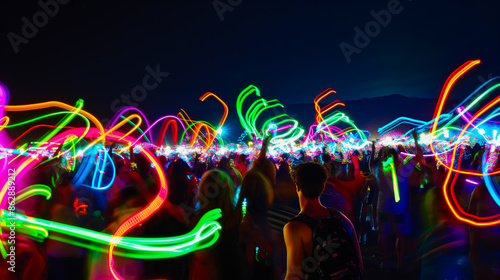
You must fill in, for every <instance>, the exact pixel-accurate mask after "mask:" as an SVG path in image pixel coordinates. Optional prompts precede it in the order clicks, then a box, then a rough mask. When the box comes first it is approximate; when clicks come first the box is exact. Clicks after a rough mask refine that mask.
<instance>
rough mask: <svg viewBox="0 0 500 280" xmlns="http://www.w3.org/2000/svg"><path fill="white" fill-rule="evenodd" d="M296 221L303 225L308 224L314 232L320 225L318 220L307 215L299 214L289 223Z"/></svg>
mask: <svg viewBox="0 0 500 280" xmlns="http://www.w3.org/2000/svg"><path fill="white" fill-rule="evenodd" d="M294 221H295V222H299V223H302V224H306V225H307V226H308V227H310V228H311V230H313V231H314V228H315V227H316V225H317V224H318V220H316V219H314V218H312V217H309V216H307V215H304V214H298V215H297V216H295V217H293V218H291V219H290V220H289V221H288V222H294Z"/></svg>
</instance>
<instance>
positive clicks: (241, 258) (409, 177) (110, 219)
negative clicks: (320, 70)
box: [2, 133, 500, 280]
mask: <svg viewBox="0 0 500 280" xmlns="http://www.w3.org/2000/svg"><path fill="white" fill-rule="evenodd" d="M413 136H414V139H415V143H416V144H415V146H413V147H391V146H385V147H384V146H382V147H380V145H379V148H376V143H375V142H373V145H372V147H371V149H370V148H367V149H360V150H359V151H354V152H353V153H351V154H349V155H345V156H344V155H342V153H339V152H338V151H328V150H326V149H324V150H323V152H322V153H319V154H318V155H315V156H308V155H307V153H302V154H301V156H300V157H297V156H291V155H288V154H282V155H280V156H274V157H269V156H268V155H267V148H268V147H267V146H268V144H269V138H266V139H265V140H264V141H263V143H262V148H261V150H260V154H259V155H258V156H257V157H256V158H255V159H253V160H251V159H249V158H248V157H247V155H244V154H236V153H231V154H228V155H226V156H223V157H221V158H219V159H218V160H216V161H215V160H202V159H201V158H200V155H196V154H194V155H192V156H191V157H190V158H189V160H185V159H181V158H179V157H176V156H175V155H173V156H171V157H168V158H167V157H163V156H160V157H159V158H158V160H159V162H160V163H161V164H162V168H164V171H165V173H166V174H167V176H166V177H167V183H168V189H169V190H168V197H167V200H166V201H165V202H164V203H163V204H162V206H161V208H160V209H159V210H158V211H157V212H155V213H154V214H153V215H152V216H151V217H150V218H149V219H147V220H146V221H145V222H143V223H142V224H141V225H140V226H138V227H136V228H134V229H133V230H132V231H130V232H129V233H127V236H141V237H169V236H177V235H182V234H185V233H187V232H188V231H189V230H190V229H192V228H193V227H194V226H195V225H196V224H197V222H198V221H199V219H200V217H202V216H203V214H205V213H207V212H208V211H210V210H213V209H217V208H220V209H221V214H222V217H221V218H220V219H219V220H218V221H219V222H220V224H221V225H222V229H221V230H220V235H219V238H218V240H217V242H216V243H215V244H214V245H212V246H210V247H209V248H206V249H203V250H198V251H195V252H191V253H189V254H186V255H183V256H180V257H175V258H163V259H161V258H160V259H136V258H133V257H126V256H123V255H117V256H115V269H116V271H117V272H118V273H120V275H122V276H123V277H124V278H125V279H259V280H264V279H363V278H364V279H370V275H369V272H368V271H366V269H365V268H364V262H363V260H364V259H365V260H366V258H367V256H366V255H365V252H364V251H363V248H364V247H363V246H364V245H367V244H370V242H372V243H378V248H379V253H380V255H381V263H380V267H379V269H380V270H382V271H384V272H385V273H400V275H404V274H406V275H407V274H408V273H411V274H412V275H413V276H414V277H415V275H416V277H420V279H500V242H498V237H499V236H500V226H489V227H479V226H469V225H468V224H465V223H463V222H460V221H459V220H457V219H456V218H455V216H454V215H453V214H452V212H451V210H450V209H449V208H448V206H447V204H446V202H445V199H444V197H443V192H442V188H443V182H444V177H445V175H446V169H445V167H443V166H442V165H439V164H438V162H437V161H436V159H435V158H434V157H433V156H427V157H424V155H423V154H424V151H425V148H422V147H421V146H420V145H419V144H418V139H417V136H416V133H414V135H413ZM460 149H462V150H463V153H461V154H460V155H461V156H462V157H463V158H462V160H461V162H460V165H461V166H463V167H465V168H469V169H471V170H481V168H482V166H483V165H482V164H481V160H482V153H484V150H485V147H481V146H480V145H475V146H474V147H473V148H472V147H468V146H467V147H461V148H460ZM109 150H110V151H112V150H113V147H109ZM408 150H412V152H413V154H414V156H405V155H403V152H408ZM111 155H112V158H113V163H114V165H115V167H116V178H115V179H114V181H113V184H112V186H111V187H110V188H109V189H108V190H106V191H96V190H92V189H90V188H86V187H79V188H75V187H74V186H73V185H72V183H71V182H72V179H73V176H74V175H75V172H74V171H73V172H71V171H68V170H65V169H63V168H61V167H60V163H59V162H58V161H57V159H54V160H52V161H49V162H47V163H45V164H43V165H40V166H38V167H37V168H36V169H34V170H35V171H36V172H35V173H36V174H35V175H33V177H34V178H33V180H36V181H37V183H39V184H46V185H48V186H51V185H53V186H54V188H53V195H52V197H51V199H49V200H47V201H45V200H44V199H43V198H37V197H33V198H31V199H30V201H29V203H28V202H27V201H25V202H23V203H20V204H19V208H20V209H23V210H24V211H25V212H26V213H28V214H30V215H32V216H35V217H39V218H43V219H46V220H50V221H54V222H59V223H64V224H68V225H74V226H79V227H83V228H87V229H91V230H95V231H100V232H106V233H110V234H112V233H113V232H115V230H116V229H117V228H118V226H119V225H120V224H121V223H122V222H123V221H125V220H126V219H127V218H128V217H130V216H131V215H132V214H134V213H136V212H137V211H139V210H140V209H142V208H144V207H145V206H146V205H147V204H148V203H149V202H151V201H152V199H153V198H154V197H155V196H156V194H157V193H158V191H159V183H158V178H157V176H156V174H155V173H154V172H153V169H152V168H151V166H150V163H149V162H148V161H147V159H146V158H145V157H144V156H143V155H141V154H134V153H133V152H132V151H131V152H130V154H129V156H117V155H116V154H113V153H111ZM54 178H56V180H55V181H54ZM468 178H469V177H467V175H459V176H458V177H457V178H456V179H455V188H454V191H455V193H456V197H457V200H458V203H459V204H460V206H461V207H462V209H466V210H467V212H468V213H471V214H474V215H477V216H492V215H498V214H500V208H499V207H498V206H497V205H496V204H495V203H494V201H493V199H492V198H491V196H490V195H489V193H488V191H487V189H486V187H485V185H484V184H483V183H482V182H479V184H477V185H476V184H470V183H468V181H466V179H468ZM475 180H477V179H475ZM50 234H51V237H50V238H48V239H46V241H44V242H42V243H40V242H34V241H32V240H30V239H27V238H23V237H21V236H19V237H18V240H19V241H18V244H23V246H24V247H23V246H21V245H19V246H20V248H26V249H24V251H22V250H21V251H19V256H18V259H19V262H18V263H19V266H23V267H22V269H19V270H18V271H19V272H18V273H16V275H17V277H19V278H17V279H113V278H112V275H111V274H110V272H109V270H108V266H107V254H106V252H105V251H99V250H91V249H88V248H84V247H83V246H79V245H78V242H83V241H79V240H77V239H76V238H75V239H74V240H68V237H63V236H59V235H58V233H57V232H54V233H52V232H51V233H50ZM374 237H375V238H374ZM377 237H378V240H377ZM6 271H7V269H4V270H2V276H5V277H12V275H11V274H8V273H5V272H6ZM4 274H5V275H4ZM2 279H9V278H2Z"/></svg>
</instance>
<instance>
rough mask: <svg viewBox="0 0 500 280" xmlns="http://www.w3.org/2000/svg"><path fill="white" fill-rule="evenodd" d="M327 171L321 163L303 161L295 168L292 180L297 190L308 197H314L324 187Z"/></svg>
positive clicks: (318, 194) (319, 193)
mask: <svg viewBox="0 0 500 280" xmlns="http://www.w3.org/2000/svg"><path fill="white" fill-rule="evenodd" d="M327 178H328V176H327V173H326V170H325V168H324V167H323V165H321V164H319V163H316V162H304V163H300V164H299V165H297V167H296V168H295V174H294V180H295V184H297V188H298V190H300V191H301V192H302V194H303V195H304V196H305V197H306V198H309V199H316V198H317V197H319V196H320V195H321V193H322V192H323V190H324V188H325V183H326V179H327Z"/></svg>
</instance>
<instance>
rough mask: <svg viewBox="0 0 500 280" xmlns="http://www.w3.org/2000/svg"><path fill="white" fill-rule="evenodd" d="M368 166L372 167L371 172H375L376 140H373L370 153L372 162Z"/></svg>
mask: <svg viewBox="0 0 500 280" xmlns="http://www.w3.org/2000/svg"><path fill="white" fill-rule="evenodd" d="M368 166H369V167H370V172H371V173H372V174H373V173H374V171H375V170H374V169H373V167H374V166H375V141H372V153H371V154H370V162H369V164H368Z"/></svg>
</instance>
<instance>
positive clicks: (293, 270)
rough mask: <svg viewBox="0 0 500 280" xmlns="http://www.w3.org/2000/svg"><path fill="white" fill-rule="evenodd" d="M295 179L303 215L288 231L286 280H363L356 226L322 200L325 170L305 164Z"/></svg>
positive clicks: (286, 238) (291, 221)
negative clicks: (299, 279)
mask: <svg viewBox="0 0 500 280" xmlns="http://www.w3.org/2000/svg"><path fill="white" fill-rule="evenodd" d="M294 177H295V183H296V186H297V194H298V196H299V200H300V208H301V212H300V214H299V215H298V216H297V217H295V218H293V219H292V220H290V222H289V223H287V224H286V226H285V228H284V236H285V243H286V247H287V274H286V279H295V278H294V277H299V278H303V277H307V279H360V278H361V275H362V270H363V264H362V260H361V253H360V250H359V244H358V241H357V238H356V233H355V230H354V227H353V226H352V224H351V222H350V221H349V219H348V218H347V217H345V216H344V215H343V214H342V213H340V212H339V211H337V210H333V209H328V208H326V207H324V206H323V205H322V204H321V202H320V200H319V196H320V195H321V193H322V192H323V189H324V187H325V182H326V178H327V175H326V171H325V169H324V168H323V166H322V165H320V164H318V163H314V162H307V163H302V164H299V165H298V166H297V168H296V171H295V176H294Z"/></svg>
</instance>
